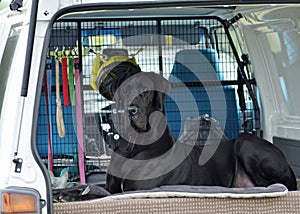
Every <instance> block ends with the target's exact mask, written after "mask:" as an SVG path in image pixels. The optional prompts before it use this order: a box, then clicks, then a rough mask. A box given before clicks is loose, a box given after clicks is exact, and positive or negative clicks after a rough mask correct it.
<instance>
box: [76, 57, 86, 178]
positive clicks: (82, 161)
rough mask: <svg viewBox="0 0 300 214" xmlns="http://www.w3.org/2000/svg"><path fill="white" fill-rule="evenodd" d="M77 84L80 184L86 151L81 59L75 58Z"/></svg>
mask: <svg viewBox="0 0 300 214" xmlns="http://www.w3.org/2000/svg"><path fill="white" fill-rule="evenodd" d="M74 66H75V83H76V88H75V89H76V119H77V138H78V162H79V163H78V165H79V176H80V183H82V184H84V183H85V170H84V151H83V127H82V122H83V121H82V103H81V80H80V71H79V59H78V58H74Z"/></svg>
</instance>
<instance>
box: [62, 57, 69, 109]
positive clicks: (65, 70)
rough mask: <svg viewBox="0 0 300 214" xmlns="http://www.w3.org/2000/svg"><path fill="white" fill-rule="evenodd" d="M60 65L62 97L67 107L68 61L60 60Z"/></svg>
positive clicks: (64, 58)
mask: <svg viewBox="0 0 300 214" xmlns="http://www.w3.org/2000/svg"><path fill="white" fill-rule="evenodd" d="M61 64H62V83H63V97H64V105H65V106H69V105H70V102H69V87H68V59H67V58H66V57H63V58H62V59H61Z"/></svg>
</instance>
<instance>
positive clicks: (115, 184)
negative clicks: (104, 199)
mask: <svg viewBox="0 0 300 214" xmlns="http://www.w3.org/2000/svg"><path fill="white" fill-rule="evenodd" d="M121 185H122V179H121V178H118V177H115V176H113V175H111V174H108V173H107V177H106V189H107V191H109V192H110V193H111V194H114V193H120V192H123V190H122V187H121Z"/></svg>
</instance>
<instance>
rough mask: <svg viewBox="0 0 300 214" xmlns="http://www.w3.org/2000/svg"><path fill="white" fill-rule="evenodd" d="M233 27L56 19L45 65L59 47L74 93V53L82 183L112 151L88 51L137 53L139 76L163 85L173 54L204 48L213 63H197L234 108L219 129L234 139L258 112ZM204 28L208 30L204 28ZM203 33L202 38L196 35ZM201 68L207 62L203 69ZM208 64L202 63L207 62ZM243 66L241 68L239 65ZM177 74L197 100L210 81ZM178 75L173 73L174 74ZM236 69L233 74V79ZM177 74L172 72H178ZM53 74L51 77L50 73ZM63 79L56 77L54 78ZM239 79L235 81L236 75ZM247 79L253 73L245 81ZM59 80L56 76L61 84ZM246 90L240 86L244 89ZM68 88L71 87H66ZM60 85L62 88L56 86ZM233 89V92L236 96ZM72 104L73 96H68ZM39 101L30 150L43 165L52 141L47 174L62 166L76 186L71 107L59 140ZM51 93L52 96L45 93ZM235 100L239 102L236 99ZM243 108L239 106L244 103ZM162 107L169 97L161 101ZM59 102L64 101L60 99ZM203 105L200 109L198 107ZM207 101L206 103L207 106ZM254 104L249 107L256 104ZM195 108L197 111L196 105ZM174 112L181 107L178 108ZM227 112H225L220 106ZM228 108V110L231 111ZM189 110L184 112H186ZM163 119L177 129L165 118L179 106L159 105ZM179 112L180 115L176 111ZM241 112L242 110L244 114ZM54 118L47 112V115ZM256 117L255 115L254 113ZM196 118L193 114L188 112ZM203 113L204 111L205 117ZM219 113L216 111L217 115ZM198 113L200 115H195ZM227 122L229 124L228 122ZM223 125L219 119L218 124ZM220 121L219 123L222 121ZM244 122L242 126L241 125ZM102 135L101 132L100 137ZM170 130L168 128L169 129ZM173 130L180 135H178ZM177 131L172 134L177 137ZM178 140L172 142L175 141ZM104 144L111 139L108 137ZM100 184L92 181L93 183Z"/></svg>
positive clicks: (106, 108) (196, 20)
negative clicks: (211, 71)
mask: <svg viewBox="0 0 300 214" xmlns="http://www.w3.org/2000/svg"><path fill="white" fill-rule="evenodd" d="M232 24H233V20H229V21H226V20H221V19H220V18H218V17H190V18H189V17H185V18H180V19H179V18H141V19H139V20H137V19H99V18H97V19H90V20H70V19H66V20H64V19H62V20H59V21H57V22H56V23H55V24H54V26H53V29H52V33H51V39H50V46H49V48H48V50H49V59H51V58H53V56H54V49H55V48H57V47H58V54H59V58H60V68H61V67H62V64H61V63H62V61H61V59H62V58H67V59H68V68H69V70H68V78H69V79H68V80H69V83H68V86H69V87H71V88H72V87H76V85H74V84H72V80H71V81H70V78H71V77H72V66H73V65H72V59H73V58H74V55H75V53H76V54H77V55H78V56H77V57H78V59H79V61H80V63H79V70H80V75H81V88H82V91H81V97H82V116H83V122H82V123H83V124H82V125H83V133H82V134H83V140H84V157H85V160H84V164H85V174H86V176H87V179H86V181H87V182H94V180H93V179H90V180H89V177H90V178H92V177H93V175H94V173H102V174H103V173H104V174H105V171H106V168H107V166H108V163H109V157H110V154H111V149H110V148H109V147H108V144H107V143H108V142H105V139H108V138H106V137H105V138H104V136H109V135H112V134H113V130H111V128H112V126H111V124H110V121H111V114H110V112H111V109H110V106H111V104H112V101H110V100H107V99H106V98H105V97H103V96H101V95H100V94H99V93H96V92H95V91H93V89H92V88H91V87H90V84H89V82H90V73H91V69H92V65H93V62H94V58H95V55H94V53H91V52H90V49H92V50H94V51H95V52H101V53H102V52H103V50H104V51H105V49H107V48H110V49H111V48H112V49H126V50H127V51H128V53H129V54H134V53H136V52H137V51H138V50H139V49H140V48H143V51H141V52H140V53H139V54H138V55H137V56H136V61H137V63H138V65H139V66H140V67H141V70H142V71H144V72H147V71H153V72H156V73H159V74H161V75H163V76H164V77H165V78H167V79H169V77H170V74H171V72H172V70H174V66H175V63H174V62H175V61H176V54H177V53H179V52H180V51H184V50H193V51H195V50H199V49H210V50H212V52H214V54H215V55H214V56H215V57H216V58H215V59H214V60H213V61H210V62H209V60H208V62H197V63H200V64H202V65H205V66H213V67H214V68H217V69H215V71H216V74H217V76H218V77H219V82H220V84H221V87H223V89H224V90H225V91H226V90H228V89H230V90H231V92H230V94H231V95H230V97H232V98H231V99H230V103H231V104H233V105H234V108H232V109H229V110H231V111H233V112H235V114H236V115H237V116H236V117H235V118H234V120H236V123H235V124H237V125H236V126H230V125H229V126H225V128H226V129H225V130H224V131H225V133H234V134H232V135H231V136H229V137H230V138H233V137H235V136H236V135H237V134H238V133H239V132H240V131H241V130H247V131H253V130H257V128H259V127H256V125H257V124H259V123H258V122H259V120H260V118H259V111H258V110H259V109H258V105H257V102H256V101H255V94H254V92H253V91H252V87H254V86H255V80H254V79H248V78H249V76H247V75H245V73H244V71H243V68H242V67H243V65H244V64H245V63H244V62H245V61H243V60H240V59H239V56H238V55H237V51H236V49H235V47H234V43H233V41H232V38H231V36H230V29H229V27H230V26H231V25H232ZM205 29H207V30H205ZM204 34H205V35H206V37H205V39H204V40H203V35H204ZM212 56H213V55H212V54H211V53H210V54H208V55H207V56H206V57H207V58H212ZM205 63H207V64H205ZM208 63H209V64H208ZM243 63H244V64H243ZM181 71H182V72H183V73H180V75H181V76H182V77H183V80H182V84H184V85H185V86H187V87H188V88H189V87H190V86H191V87H192V88H193V89H192V90H194V91H196V94H198V95H199V94H200V92H201V91H203V85H205V84H208V83H209V81H205V80H200V81H194V80H193V81H190V80H189V78H190V77H191V76H187V75H190V74H188V73H187V72H184V71H183V70H181ZM181 71H180V72H181ZM238 71H240V72H239V73H238ZM178 72H179V70H178ZM52 74H53V72H52ZM61 75H62V74H61ZM240 75H242V79H241V78H238V77H241V76H240ZM250 76H251V77H252V76H253V74H251V75H250ZM60 79H62V78H60ZM245 84H246V85H247V87H245ZM72 85H73V86H72ZM60 87H64V86H63V82H61V86H60ZM50 89H51V91H54V90H55V87H54V84H52V85H51V87H50ZM238 89H240V90H239V91H238ZM60 92H61V97H62V98H63V97H64V94H63V90H60ZM69 93H70V94H69V97H70V99H71V97H72V96H74V94H72V93H75V92H71V89H70V90H69ZM41 94H42V95H41V96H42V98H41V103H40V109H39V119H38V126H37V127H38V130H37V148H38V152H39V154H40V156H41V157H42V159H43V160H45V163H47V162H48V136H49V135H51V137H52V142H51V143H52V153H51V154H52V156H53V168H54V174H55V175H56V176H59V175H60V172H61V170H62V169H64V168H68V169H69V181H78V178H79V168H78V150H77V144H78V138H77V135H78V133H76V130H77V129H76V116H75V115H76V114H75V112H76V108H77V107H76V105H72V102H70V103H71V104H70V105H64V103H63V115H64V120H65V127H66V135H65V137H64V138H60V137H59V136H58V134H57V132H56V121H55V119H54V117H53V118H52V115H47V112H46V109H47V108H49V107H50V108H54V107H55V99H54V97H51V99H53V100H52V101H51V102H50V103H48V105H49V106H47V104H46V102H45V97H44V94H45V93H44V92H42V93H41ZM52 94H55V93H52ZM238 95H239V96H238ZM242 95H244V97H245V99H244V100H245V105H244V106H245V107H247V108H246V109H244V107H242V106H240V105H239V102H240V103H243V102H244V100H243V98H242ZM181 97H182V98H181V99H180V100H179V101H180V102H182V103H185V105H187V106H188V105H189V102H188V101H186V100H184V97H186V95H185V94H181ZM166 99H167V100H166V102H167V101H168V100H170V97H168V98H166ZM62 100H63V99H62ZM196 100H197V102H199V103H200V104H201V105H204V104H205V105H210V104H209V102H216V103H217V102H219V101H218V100H213V101H210V100H206V101H201V97H197V99H196ZM205 102H206V103H205ZM207 102H208V103H207ZM255 103H256V104H255ZM201 105H199V106H201ZM179 106H180V105H179ZM227 108H228V107H227ZM230 108H231V107H230ZM187 110H189V109H187ZM165 111H166V114H167V121H168V123H169V124H171V123H177V122H178V117H175V116H174V117H173V116H172V115H173V114H174V113H175V114H177V113H178V111H179V108H178V105H177V107H176V106H175V108H174V109H168V104H167V103H166V105H165ZM183 111H184V109H183ZM243 111H244V112H243ZM53 112H54V110H53ZM257 112H258V113H257ZM193 113H194V114H198V115H199V111H198V110H197V111H195V112H193ZM207 113H208V114H209V115H210V112H209V111H208V112H207ZM221 113H222V112H221ZM201 114H202V113H201ZM49 117H51V118H52V123H51V124H49V123H48V119H47V118H49ZM227 119H228V120H232V118H230V117H229V118H227ZM220 122H221V123H222V121H220ZM223 122H224V121H223ZM246 122H247V124H246ZM48 125H51V128H52V130H53V133H50V132H48ZM99 127H101V129H100V130H102V131H103V133H104V134H103V133H101V132H100V131H99ZM172 131H174V130H172ZM179 131H180V130H179ZM178 133H179V132H178ZM177 137H178V136H177ZM109 139H110V140H111V141H113V140H114V138H113V137H112V138H109ZM98 182H99V181H98Z"/></svg>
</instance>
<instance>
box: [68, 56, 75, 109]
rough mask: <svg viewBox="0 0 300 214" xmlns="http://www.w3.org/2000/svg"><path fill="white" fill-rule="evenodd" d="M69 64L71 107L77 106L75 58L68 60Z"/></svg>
mask: <svg viewBox="0 0 300 214" xmlns="http://www.w3.org/2000/svg"><path fill="white" fill-rule="evenodd" d="M68 64H69V91H70V100H71V105H72V106H75V105H76V100H75V88H74V62H73V58H72V57H69V58H68Z"/></svg>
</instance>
